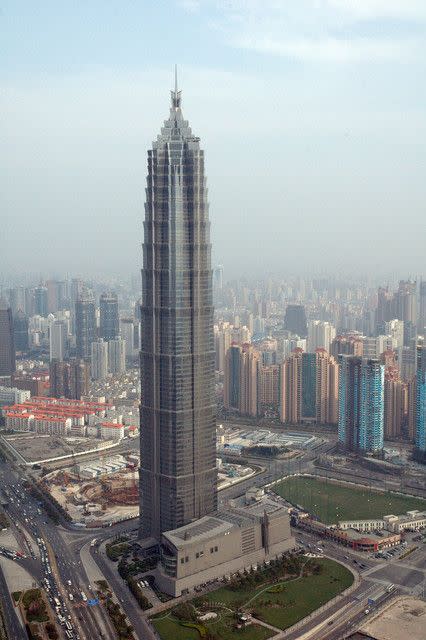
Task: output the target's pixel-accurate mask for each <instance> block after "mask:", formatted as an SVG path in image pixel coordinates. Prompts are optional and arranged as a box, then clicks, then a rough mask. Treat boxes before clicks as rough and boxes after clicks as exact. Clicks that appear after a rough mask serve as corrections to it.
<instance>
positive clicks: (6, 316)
mask: <svg viewBox="0 0 426 640" xmlns="http://www.w3.org/2000/svg"><path fill="white" fill-rule="evenodd" d="M14 371H15V337H14V330H13V317H12V309H11V308H10V307H9V305H8V304H7V302H6V300H3V299H2V298H0V377H10V376H11V375H12V374H13V373H14Z"/></svg>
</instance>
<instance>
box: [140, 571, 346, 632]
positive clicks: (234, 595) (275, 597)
mask: <svg viewBox="0 0 426 640" xmlns="http://www.w3.org/2000/svg"><path fill="white" fill-rule="evenodd" d="M316 562H318V563H319V564H321V566H322V572H321V573H319V574H317V575H307V576H302V577H301V578H296V579H293V580H292V579H289V580H286V581H284V582H283V583H282V584H283V590H282V591H279V589H277V588H276V586H275V592H270V593H268V590H269V589H271V587H272V583H269V584H268V583H266V584H263V585H261V586H257V587H252V588H247V589H237V590H232V589H230V588H228V587H221V588H220V589H217V590H216V591H212V592H211V593H209V594H206V595H205V596H204V597H205V598H207V599H208V600H210V601H211V602H215V603H223V604H224V605H225V607H227V608H229V609H232V611H235V610H236V609H237V608H238V607H239V606H241V607H242V608H243V610H245V611H248V612H252V613H253V615H254V616H255V617H257V618H259V619H260V620H263V621H265V622H267V623H269V624H271V625H272V626H274V627H278V628H279V629H287V628H288V627H290V626H291V625H293V624H295V623H296V622H298V621H299V620H301V619H302V618H304V617H305V616H307V615H308V614H310V613H311V612H312V611H314V610H315V609H317V608H318V607H320V606H321V605H323V604H325V603H326V602H328V600H331V598H334V596H336V595H337V594H338V593H340V592H342V591H344V590H345V589H347V588H348V587H349V586H350V585H351V584H352V582H353V575H352V573H351V572H350V571H348V570H347V569H346V568H345V567H343V566H342V565H341V564H339V563H338V562H334V560H329V559H327V558H322V559H319V558H318V559H316ZM216 606H217V605H216ZM216 611H218V613H219V616H220V617H219V619H217V620H216V621H211V622H206V623H204V624H205V626H206V627H207V628H208V629H209V630H210V631H211V632H212V633H214V634H215V636H217V637H218V638H220V639H221V640H238V638H242V639H244V640H263V639H264V638H265V639H266V638H270V637H271V635H273V633H270V631H269V630H268V629H266V628H265V627H261V626H259V625H252V626H249V627H247V629H245V630H241V631H238V630H237V631H234V630H233V629H232V622H233V615H232V613H231V612H230V611H229V612H228V610H227V609H224V610H222V611H220V610H218V609H216ZM161 615H162V614H161V613H160V614H158V616H157V618H155V617H154V618H152V619H151V620H152V623H153V624H154V626H155V628H156V629H157V631H158V633H159V634H160V636H161V638H162V639H163V640H169V638H170V639H172V640H199V638H200V635H199V633H198V631H197V630H196V629H190V628H185V627H183V626H182V625H181V624H180V622H179V620H177V619H176V618H174V617H173V616H172V615H171V614H169V617H167V618H163V619H161ZM163 615H166V614H163Z"/></svg>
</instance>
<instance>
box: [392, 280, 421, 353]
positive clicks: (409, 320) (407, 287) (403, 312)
mask: <svg viewBox="0 0 426 640" xmlns="http://www.w3.org/2000/svg"><path fill="white" fill-rule="evenodd" d="M395 316H396V317H397V318H398V319H399V320H403V322H404V344H405V346H409V344H410V341H411V340H413V338H415V337H416V333H417V283H416V282H412V281H411V280H407V281H405V280H401V282H400V283H399V287H398V291H397V292H396V293H395Z"/></svg>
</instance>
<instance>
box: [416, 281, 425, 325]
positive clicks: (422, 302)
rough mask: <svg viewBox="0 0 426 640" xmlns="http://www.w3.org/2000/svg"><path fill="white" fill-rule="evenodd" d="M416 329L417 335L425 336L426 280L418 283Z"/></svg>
mask: <svg viewBox="0 0 426 640" xmlns="http://www.w3.org/2000/svg"><path fill="white" fill-rule="evenodd" d="M417 327H418V330H419V334H420V335H422V336H426V280H423V281H422V282H421V283H420V288H419V315H418V322H417Z"/></svg>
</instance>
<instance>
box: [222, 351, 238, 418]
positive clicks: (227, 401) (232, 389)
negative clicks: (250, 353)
mask: <svg viewBox="0 0 426 640" xmlns="http://www.w3.org/2000/svg"><path fill="white" fill-rule="evenodd" d="M241 352H242V347H241V345H239V344H231V346H230V347H229V349H228V350H227V352H226V357H225V376H224V384H223V404H224V407H225V409H237V410H239V408H240V369H241Z"/></svg>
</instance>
